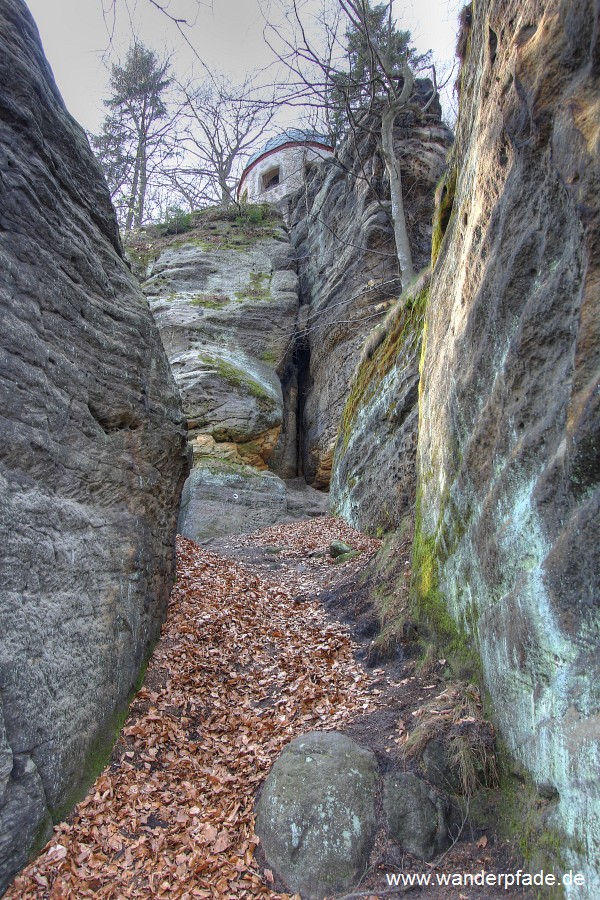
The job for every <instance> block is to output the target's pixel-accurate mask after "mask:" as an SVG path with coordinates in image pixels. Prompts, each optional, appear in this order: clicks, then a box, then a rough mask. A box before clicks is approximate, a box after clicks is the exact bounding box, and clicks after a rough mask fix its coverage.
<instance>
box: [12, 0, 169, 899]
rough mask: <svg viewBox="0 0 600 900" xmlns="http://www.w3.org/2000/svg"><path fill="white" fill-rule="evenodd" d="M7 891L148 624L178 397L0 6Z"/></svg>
mask: <svg viewBox="0 0 600 900" xmlns="http://www.w3.org/2000/svg"><path fill="white" fill-rule="evenodd" d="M0 316H1V321H2V328H1V329H0V555H1V557H2V581H1V584H0V892H1V891H2V889H3V888H4V887H5V886H6V883H7V881H8V880H9V879H10V877H11V876H12V875H13V874H14V873H15V871H16V870H17V869H18V867H19V866H21V865H22V864H23V863H24V862H25V861H26V859H27V855H28V852H29V851H30V850H31V849H32V848H34V847H35V846H36V845H41V844H42V843H43V842H44V839H45V837H46V835H47V832H48V828H49V826H50V824H51V821H52V818H54V817H56V816H60V815H62V814H63V813H64V812H65V811H66V810H67V809H68V807H69V804H70V803H71V802H72V801H73V800H74V798H75V795H76V793H77V790H78V788H80V787H81V786H82V784H83V783H85V781H86V779H88V778H89V777H90V776H92V775H93V774H94V766H95V765H98V762H99V761H100V760H101V759H102V753H103V752H104V750H105V748H106V747H108V746H109V745H110V739H111V738H112V737H113V731H114V727H115V725H116V723H117V720H118V717H119V715H120V714H121V712H122V710H123V709H124V708H125V707H126V704H127V700H128V697H129V695H130V692H131V690H132V688H133V686H134V684H135V682H136V679H137V678H138V675H139V673H140V669H141V667H142V665H143V663H144V660H145V659H146V658H147V656H148V654H149V652H150V650H151V648H152V645H153V643H154V641H155V640H156V638H157V637H158V634H159V629H160V625H161V622H162V620H163V617H164V614H165V609H166V603H167V598H168V593H169V589H170V585H171V580H172V577H173V573H174V538H175V528H176V520H177V508H178V504H179V495H180V491H181V487H182V484H183V481H184V478H185V474H186V471H187V454H186V443H185V429H184V427H183V420H182V415H181V411H180V406H179V398H178V395H177V391H176V388H175V384H174V381H173V379H172V377H171V374H170V372H169V367H168V363H167V360H166V357H165V354H164V351H163V349H162V346H161V343H160V338H159V335H158V331H157V329H156V327H155V325H154V322H153V320H152V317H151V315H150V312H149V310H148V307H147V303H146V301H145V299H144V297H143V296H142V294H141V293H140V291H139V288H138V287H137V284H136V282H135V280H134V279H133V278H132V276H131V274H130V272H129V270H128V268H127V266H126V264H125V263H124V261H123V258H122V251H121V246H120V241H119V237H118V230H117V224H116V221H115V218H114V214H113V211H112V207H111V204H110V199H109V196H108V193H107V190H106V187H105V184H104V180H103V178H102V175H101V173H100V170H99V168H98V166H97V164H96V162H95V160H94V158H93V156H92V154H91V152H90V150H89V147H88V143H87V140H86V137H85V134H84V132H83V131H82V130H81V128H79V126H78V125H77V124H76V123H75V122H74V121H73V120H72V119H71V117H70V116H69V115H68V113H67V112H66V110H65V108H64V106H63V103H62V100H61V98H60V96H59V94H58V91H57V89H56V86H55V84H54V82H53V79H52V74H51V72H50V70H49V67H48V64H47V62H46V61H45V59H44V56H43V53H42V50H41V46H40V43H39V37H38V34H37V30H36V28H35V25H34V23H33V21H32V19H31V18H30V15H29V13H28V11H27V9H26V7H25V5H24V4H23V3H22V2H21V0H0Z"/></svg>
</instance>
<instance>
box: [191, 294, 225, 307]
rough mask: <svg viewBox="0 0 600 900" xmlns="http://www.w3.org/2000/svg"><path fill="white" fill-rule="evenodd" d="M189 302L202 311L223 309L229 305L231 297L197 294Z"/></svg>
mask: <svg viewBox="0 0 600 900" xmlns="http://www.w3.org/2000/svg"><path fill="white" fill-rule="evenodd" d="M189 302H190V303H191V305H192V306H199V307H201V308H202V309H222V308H223V307H224V306H226V305H227V303H229V297H227V296H226V294H195V295H194V296H193V297H192V298H191V299H190V301H189Z"/></svg>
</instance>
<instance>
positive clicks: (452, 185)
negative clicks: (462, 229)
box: [431, 164, 458, 268]
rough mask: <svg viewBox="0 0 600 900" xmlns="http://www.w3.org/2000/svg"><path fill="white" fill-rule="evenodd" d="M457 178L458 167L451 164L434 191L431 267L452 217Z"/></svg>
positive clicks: (433, 264)
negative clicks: (434, 205)
mask: <svg viewBox="0 0 600 900" xmlns="http://www.w3.org/2000/svg"><path fill="white" fill-rule="evenodd" d="M457 179H458V169H457V167H456V164H451V166H450V168H449V170H448V172H447V173H446V174H445V175H444V177H443V178H442V180H441V182H440V184H439V185H438V189H437V191H436V207H435V213H434V215H433V232H432V235H431V266H432V268H433V266H435V264H436V261H437V258H438V256H439V254H440V250H441V247H442V241H443V240H444V235H445V234H446V231H447V230H448V226H449V224H450V219H451V218H452V213H453V210H454V198H455V196H456V182H457Z"/></svg>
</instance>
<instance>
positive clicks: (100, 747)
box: [51, 650, 153, 823]
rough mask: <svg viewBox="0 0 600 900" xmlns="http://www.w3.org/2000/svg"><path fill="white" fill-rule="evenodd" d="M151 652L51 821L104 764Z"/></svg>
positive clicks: (81, 792)
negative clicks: (124, 700) (125, 698)
mask: <svg viewBox="0 0 600 900" xmlns="http://www.w3.org/2000/svg"><path fill="white" fill-rule="evenodd" d="M152 652H153V651H152V650H150V652H149V653H148V655H147V657H146V658H145V660H144V661H143V663H142V665H141V666H140V670H139V672H138V676H137V678H136V680H135V683H134V685H133V687H132V689H131V692H130V694H129V696H128V698H127V700H126V702H125V703H124V704H123V706H121V707H119V708H118V709H116V710H115V711H114V712H113V714H112V715H111V716H110V717H109V718H108V720H107V721H106V722H105V723H104V726H103V727H102V728H101V729H100V731H98V733H97V734H96V736H95V738H94V739H93V741H92V742H91V744H90V746H89V749H88V751H87V754H86V758H85V762H84V765H83V769H82V772H81V775H80V778H79V780H78V782H77V783H76V784H75V785H74V786H73V787H72V788H71V790H70V791H68V792H67V793H66V794H65V796H64V797H63V799H62V801H61V802H60V803H59V804H58V805H57V806H56V807H54V808H53V809H51V814H52V818H53V820H54V822H55V823H56V822H61V821H62V820H63V819H65V818H66V816H67V815H68V814H69V813H70V812H71V810H72V809H73V807H74V806H75V805H76V804H77V803H79V801H80V800H83V798H84V797H85V795H86V794H87V792H88V791H89V789H90V787H91V786H92V785H93V783H94V782H95V780H96V778H97V777H98V776H99V775H100V774H101V772H102V771H103V770H104V769H105V767H106V766H107V765H108V763H109V761H110V755H111V753H112V750H113V747H114V745H115V744H116V742H117V740H118V738H119V734H120V733H121V729H122V728H123V725H124V724H125V721H126V719H127V716H128V715H129V706H130V704H131V701H132V700H133V698H134V697H135V695H136V694H137V692H138V691H139V689H140V688H141V686H142V683H143V681H144V676H145V674H146V669H147V668H148V663H149V662H150V657H151V656H152Z"/></svg>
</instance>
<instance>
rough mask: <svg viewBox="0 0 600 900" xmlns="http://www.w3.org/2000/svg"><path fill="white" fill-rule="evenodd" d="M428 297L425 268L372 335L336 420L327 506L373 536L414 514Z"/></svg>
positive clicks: (364, 348)
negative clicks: (337, 428)
mask: <svg viewBox="0 0 600 900" xmlns="http://www.w3.org/2000/svg"><path fill="white" fill-rule="evenodd" d="M428 295H429V271H428V270H427V271H426V272H425V273H424V275H422V276H421V277H420V278H418V279H416V281H415V282H414V284H413V285H411V287H410V288H409V289H408V290H407V291H406V292H405V293H404V295H403V296H402V297H400V299H399V300H398V301H397V302H396V304H395V305H394V306H393V307H392V308H391V309H390V312H389V313H388V315H387V316H386V317H385V319H384V320H383V321H382V322H381V323H380V324H379V325H378V326H377V328H376V329H374V331H372V332H371V333H370V335H369V337H368V339H367V341H366V342H365V345H364V347H363V349H362V352H361V357H360V362H359V365H358V367H357V370H356V372H355V374H354V377H353V379H352V382H351V385H350V396H349V398H348V401H347V402H346V405H345V407H344V412H343V415H342V422H341V427H340V433H339V438H338V441H337V443H336V447H335V454H334V459H333V471H332V478H331V485H330V491H329V498H330V507H331V511H332V512H333V513H334V514H336V515H340V516H342V517H343V518H344V519H345V520H346V521H347V522H349V523H350V524H351V525H353V526H354V527H355V528H358V529H360V530H361V531H367V532H370V533H371V534H376V533H383V532H387V531H391V530H393V529H395V528H397V527H398V526H399V525H400V524H401V522H402V519H403V517H405V516H409V517H410V518H411V520H412V518H413V517H414V506H415V499H416V488H417V473H416V451H417V430H418V428H417V426H418V418H419V413H418V403H417V400H418V393H419V358H420V355H421V337H422V333H423V321H424V314H425V308H426V304H427V299H428Z"/></svg>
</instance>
